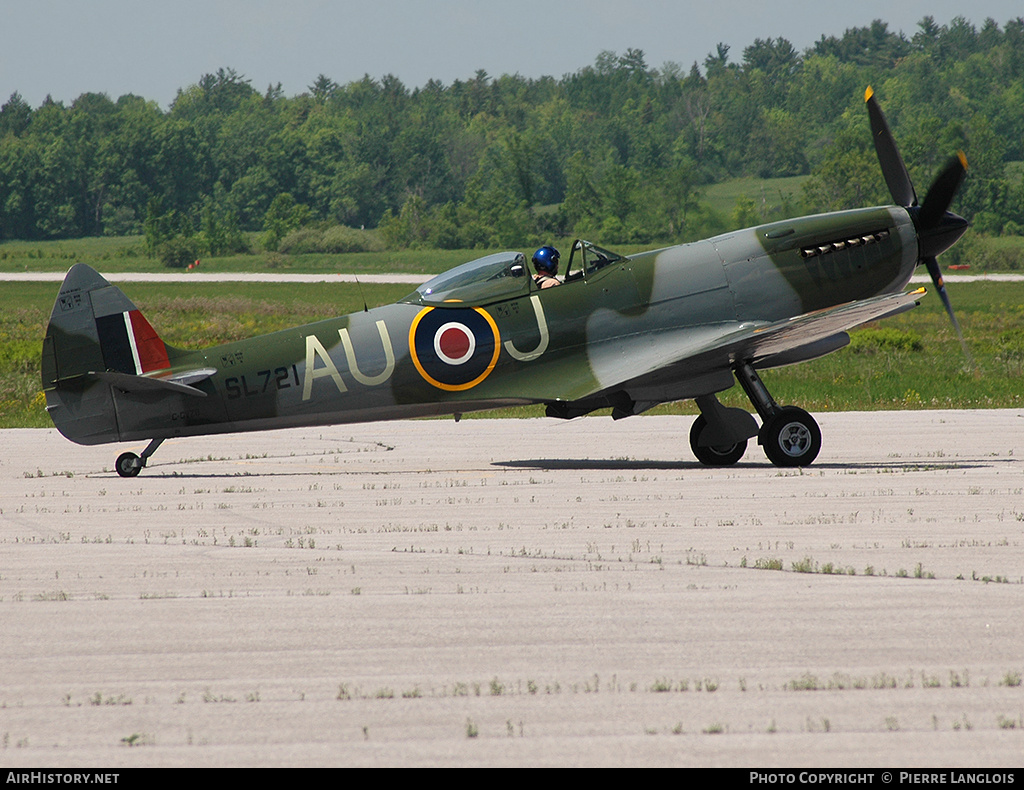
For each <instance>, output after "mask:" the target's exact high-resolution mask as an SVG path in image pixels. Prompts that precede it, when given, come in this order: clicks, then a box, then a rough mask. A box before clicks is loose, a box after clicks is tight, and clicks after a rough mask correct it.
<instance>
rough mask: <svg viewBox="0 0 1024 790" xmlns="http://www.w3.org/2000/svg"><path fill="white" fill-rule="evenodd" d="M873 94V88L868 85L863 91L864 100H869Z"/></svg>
mask: <svg viewBox="0 0 1024 790" xmlns="http://www.w3.org/2000/svg"><path fill="white" fill-rule="evenodd" d="M874 95H875V89H874V88H872V87H871V86H870V85H868V89H867V90H866V91H864V101H865V102H869V101H871V97H872V96H874Z"/></svg>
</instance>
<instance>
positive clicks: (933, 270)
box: [923, 257, 978, 371]
mask: <svg viewBox="0 0 1024 790" xmlns="http://www.w3.org/2000/svg"><path fill="white" fill-rule="evenodd" d="M923 263H924V265H925V267H927V269H928V274H930V275H931V277H932V282H933V283H935V290H937V291H938V292H939V298H940V299H942V304H943V305H945V307H946V313H947V314H948V315H949V320H950V321H952V322H953V329H955V330H956V336H957V337H958V338H959V339H960V348H962V349H963V350H964V356H965V357H966V358H967V362H968V364H969V365H970V366H971V368H972V369H973V370H975V371H977V369H978V368H977V366H976V365H975V364H974V357H973V356H971V350H970V349H969V348H967V341H966V340H964V333H963V331H962V330H961V329H960V322H959V321H957V320H956V313H954V312H953V305H952V303H951V302H950V301H949V294H948V293H946V283H945V281H944V280H943V279H942V270H941V269H939V261H938V259H937V258H934V257H929V258H925V259H924V261H923Z"/></svg>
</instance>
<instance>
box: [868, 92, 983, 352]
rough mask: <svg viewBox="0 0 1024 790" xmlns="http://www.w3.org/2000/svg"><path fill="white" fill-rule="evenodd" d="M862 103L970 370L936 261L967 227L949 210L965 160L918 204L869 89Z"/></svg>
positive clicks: (952, 164)
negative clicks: (865, 107)
mask: <svg viewBox="0 0 1024 790" xmlns="http://www.w3.org/2000/svg"><path fill="white" fill-rule="evenodd" d="M864 101H865V102H866V103H867V105H868V118H869V119H870V121H871V136H872V138H873V139H874V141H875V151H876V152H877V153H878V163H879V164H880V165H881V166H882V176H883V177H884V178H885V184H886V186H887V187H889V193H890V194H891V195H892V199H893V201H894V202H895V203H896V204H897V205H899V206H902V207H903V208H905V209H907V211H908V212H909V213H910V216H911V219H913V221H914V227H915V228H916V229H917V238H918V249H919V252H918V265H920V264H924V266H925V268H926V269H927V270H928V274H929V275H931V278H932V282H933V283H934V284H935V290H937V291H938V292H939V297H940V298H941V299H942V304H943V305H945V307H946V313H947V314H948V315H949V320H950V321H951V322H952V324H953V328H954V329H955V330H956V334H957V337H958V338H959V339H960V346H961V348H963V350H964V355H965V356H966V357H967V359H968V361H969V362H970V364H971V367H974V360H973V358H972V357H971V352H970V350H968V348H967V342H966V341H965V340H964V334H963V332H962V331H961V330H960V322H959V321H957V319H956V314H955V313H954V312H953V305H952V304H951V303H950V301H949V294H947V293H946V284H945V282H944V281H943V279H942V270H941V269H940V268H939V261H938V256H939V255H941V254H942V253H943V252H945V251H946V250H948V249H949V248H950V247H952V246H953V245H954V244H955V243H956V242H957V241H958V240H959V239H960V237H961V236H963V235H964V232H965V231H966V230H967V227H968V222H967V220H965V219H964V218H963V217H961V216H960V215H958V214H954V213H953V212H952V211H950V210H949V207H950V205H952V203H953V198H954V197H955V196H956V191H957V189H959V188H960V183H961V182H962V181H963V178H964V175H965V174H966V173H967V157H966V156H964V153H963V151H960V152H959V153H958V154H957V155H956V156H955V157H953V158H952V159H950V161H949V162H948V163H947V164H946V166H945V167H944V168H943V169H942V172H941V173H939V176H938V178H936V179H935V181H934V182H933V183H932V185H931V188H930V189H929V190H928V194H927V195H925V198H924V203H923V204H922V205H918V202H917V192H915V191H914V184H913V183H912V182H911V180H910V174H909V173H908V172H907V167H906V165H905V164H904V163H903V158H902V157H901V156H900V152H899V149H898V148H897V147H896V140H895V139H894V138H893V136H892V132H891V131H890V129H889V124H888V122H887V121H886V120H885V114H884V113H883V112H882V108H881V107H879V106H878V101H877V100H876V99H875V92H874V90H872V88H871V87H870V86H869V87H868V89H867V91H866V92H865V93H864Z"/></svg>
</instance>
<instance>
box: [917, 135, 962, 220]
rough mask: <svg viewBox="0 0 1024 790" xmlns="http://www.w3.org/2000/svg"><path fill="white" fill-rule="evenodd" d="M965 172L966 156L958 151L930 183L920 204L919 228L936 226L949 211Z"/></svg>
mask: <svg viewBox="0 0 1024 790" xmlns="http://www.w3.org/2000/svg"><path fill="white" fill-rule="evenodd" d="M966 173H967V157H966V156H964V152H963V151H960V152H958V153H957V155H956V156H955V157H953V158H952V159H950V160H949V163H948V164H947V165H946V167H945V168H944V169H943V170H942V172H941V173H939V177H938V178H936V179H935V183H933V184H932V185H931V188H930V189H929V190H928V194H927V195H925V198H924V203H922V204H921V213H920V214H919V215H918V218H917V219H918V223H919V224H920V228H921V229H922V230H923V231H924V230H929V229H931V228H934V227H935V226H937V225H938V224H939V223H940V222H941V221H942V218H943V217H944V216H945V215H946V212H947V211H949V207H950V206H951V205H952V203H953V198H954V197H955V196H956V191H957V190H958V189H959V188H960V182H961V181H963V180H964V175H965V174H966Z"/></svg>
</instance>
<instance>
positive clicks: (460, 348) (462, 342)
mask: <svg viewBox="0 0 1024 790" xmlns="http://www.w3.org/2000/svg"><path fill="white" fill-rule="evenodd" d="M474 351H476V338H475V337H474V336H473V333H472V331H470V329H469V327H467V326H465V325H464V324H460V323H458V322H456V321H449V322H448V323H447V324H443V325H442V326H441V328H440V329H438V330H437V332H436V333H435V335H434V352H435V353H436V354H437V356H438V358H439V359H440V360H441V361H442V362H447V363H448V364H449V365H463V364H465V363H466V362H468V361H469V360H470V359H472V357H473V352H474Z"/></svg>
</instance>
